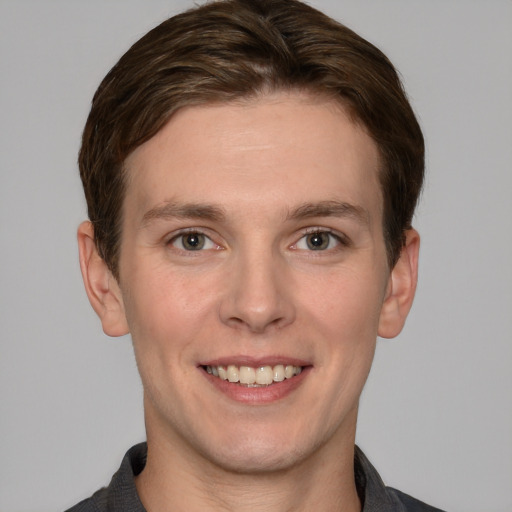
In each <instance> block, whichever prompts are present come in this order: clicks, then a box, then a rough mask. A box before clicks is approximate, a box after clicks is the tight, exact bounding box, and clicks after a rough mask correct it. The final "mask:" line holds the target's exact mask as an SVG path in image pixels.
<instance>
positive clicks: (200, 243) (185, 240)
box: [171, 231, 214, 251]
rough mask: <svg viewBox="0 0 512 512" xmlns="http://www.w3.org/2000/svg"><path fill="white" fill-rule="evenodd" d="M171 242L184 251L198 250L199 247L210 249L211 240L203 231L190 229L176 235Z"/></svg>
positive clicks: (211, 245)
mask: <svg viewBox="0 0 512 512" xmlns="http://www.w3.org/2000/svg"><path fill="white" fill-rule="evenodd" d="M171 244H172V245H173V246H174V247H176V248H177V249H182V250H184V251H200V250H201V249H211V248H212V247H213V245H214V244H213V242H212V241H211V240H210V239H209V238H208V237H207V236H206V235H203V233H198V232H195V231H191V232H190V233H183V234H181V235H178V236H177V237H176V238H174V239H173V240H172V241H171Z"/></svg>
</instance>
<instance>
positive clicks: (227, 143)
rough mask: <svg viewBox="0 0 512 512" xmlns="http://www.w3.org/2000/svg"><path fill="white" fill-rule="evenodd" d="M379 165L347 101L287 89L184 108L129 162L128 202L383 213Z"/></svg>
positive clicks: (140, 205) (144, 206)
mask: <svg viewBox="0 0 512 512" xmlns="http://www.w3.org/2000/svg"><path fill="white" fill-rule="evenodd" d="M379 165H380V162H379V155H378V150H377V147H376V144H375V143H374V141H373V140H372V139H371V137H370V136H369V135H368V134H367V133H366V131H365V129H364V128H363V127H362V126H361V125H360V124H359V123H356V122H355V121H354V120H353V118H352V116H351V115H349V113H348V111H347V110H346V109H345V108H344V107H343V106H342V105H340V104H339V103H338V102H335V101H333V100H332V101H331V100H327V99H325V98H319V97H315V96H311V95H307V94H302V93H297V92H288V93H284V92H280V93H275V94H272V95H267V96H264V97H258V98H254V99H250V100H243V101H239V102H233V103H221V104H211V105H202V106H194V107H186V108H183V109H181V110H179V111H178V112H177V113H176V114H174V116H173V117H172V119H171V120H170V121H169V122H168V123H167V124H166V125H165V126H164V127H163V128H162V129H161V130H160V131H159V132H158V133H157V134H156V135H155V136H154V137H153V138H152V139H150V140H149V141H147V142H146V143H144V144H143V145H141V146H139V147H138V148H137V149H136V150H135V151H134V152H133V153H132V154H131V155H130V156H129V157H128V158H127V160H126V162H125V169H126V172H127V174H128V180H127V182H128V186H127V196H126V201H125V203H126V206H127V207H129V208H130V207H133V206H135V207H136V208H137V209H148V208H152V207H154V206H155V205H158V204H159V203H161V202H165V201H169V200H171V199H172V200H175V199H178V200H181V199H185V200H188V199H190V197H192V196H193V198H194V201H195V202H201V201H205V202H208V203H211V202H212V199H216V202H219V203H223V202H226V201H228V200H229V201H230V202H231V203H232V205H233V206H234V207H235V206H237V207H240V208H242V207H244V206H248V205H252V206H253V207H254V206H255V204H257V203H258V202H260V204H265V206H266V207H269V208H270V207H271V206H272V205H276V206H277V205H279V204H280V205H281V207H283V208H286V207H292V208H293V207H295V206H296V204H298V203H301V202H302V203H305V202H311V201H322V200H330V199H340V200H343V201H348V202H356V203H360V202H363V203H365V208H370V207H371V208H372V209H376V210H377V212H378V213H379V214H380V212H381V209H382V208H381V206H382V205H381V203H382V200H381V194H380V186H379V182H378V171H379ZM213 196H216V197H213ZM328 196H331V197H328ZM288 202H291V203H294V204H288ZM235 203H237V204H235ZM227 206H228V207H229V204H228V205H227Z"/></svg>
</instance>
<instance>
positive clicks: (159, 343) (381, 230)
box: [72, 0, 437, 512]
mask: <svg viewBox="0 0 512 512" xmlns="http://www.w3.org/2000/svg"><path fill="white" fill-rule="evenodd" d="M423 158H424V146H423V137H422V134H421V130H420V128H419V126H418V123H417V121H416V119H415V116H414V114H413V112H412V109H411V107H410V105H409V104H408V102H407V99H406V97H405V94H404V92H403V90H402V87H401V84H400V81H399V79H398V77H397V74H396V72H395V70H394V68H393V66H392V65H391V64H390V62H389V61H388V60H387V58H386V57H385V56H384V55H383V54H382V53H381V52H380V51H379V50H378V49H376V48H375V47H373V46H372V45H371V44H370V43H368V42H367V41H365V40H363V39H362V38H360V37H359V36H357V35H356V34H354V33H353V32H351V31H350V30H348V29H347V28H346V27H344V26H342V25H340V24H338V23H336V22H334V21H333V20H331V19H329V18H328V17H326V16H325V15H323V14H322V13H320V12H318V11H316V10H314V9H312V8H310V7H308V6H306V5H304V4H302V3H300V2H297V1H295V0H274V1H272V0H270V1H269V0H267V1H265V0H259V1H254V0H225V1H219V2H213V3H208V4H206V5H204V6H202V7H199V8H196V9H193V10H191V11H187V12H185V13H183V14H181V15H178V16H175V17H174V18H171V19H169V20H167V21H165V22H164V23H162V24H161V25H160V26H158V27H156V28H155V29H153V30H152V31H150V32H149V33H148V34H147V35H146V36H144V37H143V38H142V39H141V40H140V41H138V42H137V43H135V45H134V46H133V47H132V48H131V49H130V50H129V51H128V52H127V53H126V54H125V55H124V56H123V57H122V58H121V59H120V61H119V62H118V63H117V64H116V66H114V68H113V69H112V70H111V71H110V72H109V74H108V75H107V76H106V77H105V79H104V81H103V82H102V84H101V85H100V87H99V89H98V91H97V93H96V95H95V97H94V100H93V104H92V108H91V112H90V115H89V118H88V121H87V124H86V127H85V130H84V135H83V141H82V148H81V151H80V157H79V165H80V173H81V177H82V181H83V185H84V190H85V194H86V198H87V203H88V213H89V219H90V221H87V222H85V223H83V224H82V225H81V226H80V228H79V230H78V241H79V248H80V263H81V268H82V274H83V278H84V283H85V287H86V291H87V294H88V296H89V299H90V301H91V304H92V306H93V308H94V309H95V311H96V312H97V314H98V316H99V317H100V319H101V322H102V326H103V329H104V331H105V333H106V334H108V335H110V336H120V335H123V334H126V333H130V334H131V337H132V339H133V345H134V350H135V355H136V360H137V364H138V368H139V372H140V374H141V378H142V383H143V387H144V411H145V421H146V430H147V445H146V444H144V445H138V446H135V447H133V448H132V449H131V450H130V451H129V452H128V454H127V455H126V457H125V459H124V461H123V463H122V465H121V468H120V470H119V472H118V473H116V475H115V476H114V477H113V480H112V482H111V483H110V485H109V486H108V487H107V488H105V489H102V490H100V491H98V493H96V494H95V495H94V496H93V497H92V498H90V499H88V500H85V501H83V502H81V503H80V504H78V505H77V506H76V507H74V508H73V509H72V510H73V511H89V510H91V511H92V510H94V511H97V510H102V511H103V510H124V511H126V510H129V511H143V510H148V511H150V512H158V511H178V512H179V511H182V510H187V511H195V510H237V511H245V510H251V511H254V510H265V511H266V510H271V511H285V510H293V511H306V510H307V511H309V510H315V511H329V512H331V511H338V510H339V511H360V510H364V511H367V512H368V511H377V510H378V511H392V510H393V511H395V510H407V511H430V510H437V509H433V508H432V507H429V506H428V505H425V504H423V503H421V502H419V501H417V500H415V499H413V498H411V497H409V496H407V495H405V494H402V493H401V492H399V491H396V490H394V489H389V488H386V487H385V486H384V484H383V483H382V481H381V480H380V478H379V476H378V474H377V473H376V471H375V469H374V468H373V467H372V466H371V465H370V463H369V461H368V460H367V459H366V457H365V456H364V455H363V454H362V452H361V451H360V450H359V449H358V448H357V447H355V444H354V443H355V431H356V420H357V410H358V401H359V396H360V394H361V391H362V389H363V386H364V383H365V381H366V378H367V376H368V373H369V371H370V366H371V362H372V359H373V354H374V349H375V343H376V337H377V335H380V336H382V337H388V338H389V337H394V336H396V335H397V334H398V333H399V332H400V330H401V329H402V327H403V325H404V322H405V319H406V317H407V314H408V312H409V309H410V306H411V304H412V301H413V297H414V292H415V287H416V279H417V264H418V250H419V235H418V234H417V232H416V231H415V230H414V229H413V228H412V226H411V219H412V216H413V212H414V208H415V205H416V201H417V198H418V194H419V191H420V189H421V184H422V179H423V169H424V164H423Z"/></svg>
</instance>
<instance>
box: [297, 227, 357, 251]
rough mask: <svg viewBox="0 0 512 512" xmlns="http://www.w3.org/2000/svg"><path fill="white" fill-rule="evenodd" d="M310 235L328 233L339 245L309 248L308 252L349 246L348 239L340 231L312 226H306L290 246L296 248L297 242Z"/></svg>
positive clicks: (333, 249)
mask: <svg viewBox="0 0 512 512" xmlns="http://www.w3.org/2000/svg"><path fill="white" fill-rule="evenodd" d="M311 235H328V236H329V237H330V238H331V239H334V240H335V241H336V243H337V244H338V245H339V247H334V248H333V247H331V248H326V249H317V250H316V251H315V250H314V249H311V248H309V251H310V252H325V251H335V250H336V249H338V250H340V249H341V248H343V247H349V246H350V240H349V239H348V238H347V237H346V236H345V235H343V234H341V233H337V232H334V231H333V230H331V229H328V228H321V227H313V228H308V229H307V230H306V231H305V232H304V233H303V235H302V236H301V237H300V238H299V240H298V241H297V242H295V243H294V244H293V245H292V247H293V248H295V249H297V246H298V244H299V242H301V241H302V240H304V239H306V238H307V237H308V236H311ZM306 243H307V242H306ZM329 244H330V242H329ZM298 250H308V249H298Z"/></svg>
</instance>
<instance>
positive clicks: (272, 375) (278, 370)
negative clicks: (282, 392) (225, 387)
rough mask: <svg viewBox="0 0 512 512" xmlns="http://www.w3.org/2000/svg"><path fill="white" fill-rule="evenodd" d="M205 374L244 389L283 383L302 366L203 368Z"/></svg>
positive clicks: (232, 365)
mask: <svg viewBox="0 0 512 512" xmlns="http://www.w3.org/2000/svg"><path fill="white" fill-rule="evenodd" d="M203 368H204V369H205V370H206V372H208V373H209V374H210V375H213V376H214V377H218V378H219V379H221V380H227V381H228V382H231V383H238V384H240V385H242V386H246V387H262V386H270V385H271V384H274V383H275V382H283V381H284V380H285V379H291V378H292V377H295V376H296V375H299V374H300V373H301V372H302V366H293V365H284V364H277V365H275V366H259V367H257V368H252V367H251V366H236V365H234V364H230V365H227V366H209V365H208V366H204V367H203Z"/></svg>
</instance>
